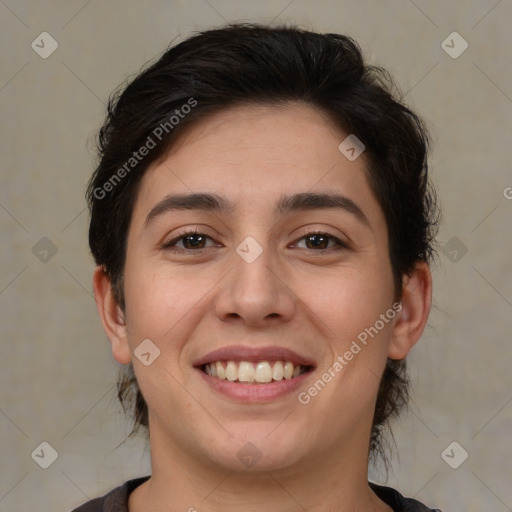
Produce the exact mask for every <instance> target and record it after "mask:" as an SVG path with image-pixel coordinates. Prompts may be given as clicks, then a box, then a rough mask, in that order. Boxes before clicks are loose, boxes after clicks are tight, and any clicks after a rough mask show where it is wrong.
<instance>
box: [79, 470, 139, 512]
mask: <svg viewBox="0 0 512 512" xmlns="http://www.w3.org/2000/svg"><path fill="white" fill-rule="evenodd" d="M148 479H149V475H148V476H143V477H140V478H134V479H133V480H127V481H126V482H124V483H123V484H122V485H120V486H119V487H116V488H115V489H112V490H111V491H110V492H108V493H107V494H105V495H104V496H102V497H100V498H94V499H93V500H90V501H88V502H87V503H84V504H82V505H80V506H79V507H78V508H75V509H73V510H72V511H71V512H128V497H129V496H130V493H131V492H132V491H133V490H134V489H135V488H136V487H138V486H139V485H141V484H143V483H144V482H145V481H146V480H148Z"/></svg>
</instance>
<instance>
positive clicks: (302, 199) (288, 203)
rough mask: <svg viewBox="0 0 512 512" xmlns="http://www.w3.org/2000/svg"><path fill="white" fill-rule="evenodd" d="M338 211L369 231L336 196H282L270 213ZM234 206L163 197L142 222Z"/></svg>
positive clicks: (201, 197) (217, 199) (202, 198)
mask: <svg viewBox="0 0 512 512" xmlns="http://www.w3.org/2000/svg"><path fill="white" fill-rule="evenodd" d="M331 208H338V209H341V210H344V211H346V212H348V213H350V214H352V215H354V216H355V217H356V218H357V219H358V220H359V221H360V222H361V223H363V224H365V225H366V226H367V227H369V228H371V226H370V222H369V221H368V218H367V217H366V215H365V214H364V212H363V210H362V209H361V208H360V207H359V206H358V205H357V203H355V202H354V201H353V200H352V199H350V198H348V197H345V196H343V195H340V194H327V193H312V192H300V193H297V194H293V195H283V196H281V197H280V198H279V200H278V201H277V204H276V207H275V210H274V213H275V214H276V215H281V216H284V215H286V214H289V213H292V212H298V211H309V210H322V209H331ZM235 209H236V205H235V204H234V203H232V202H231V201H229V200H228V199H227V198H226V197H223V196H220V195H218V194H213V193H194V194H176V195H167V196H165V197H164V198H163V199H162V200H161V201H160V202H158V203H157V204H156V205H155V206H154V207H153V208H152V209H151V211H150V212H149V213H148V215H147V217H146V221H145V225H146V226H147V225H148V224H149V223H150V222H151V221H152V220H153V219H154V218H155V217H158V216H160V215H163V214H164V213H168V212H171V211H176V210H200V211H211V212H216V213H219V214H225V215H229V214H232V213H233V212H234V210H235Z"/></svg>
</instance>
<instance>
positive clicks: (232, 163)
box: [136, 104, 382, 222]
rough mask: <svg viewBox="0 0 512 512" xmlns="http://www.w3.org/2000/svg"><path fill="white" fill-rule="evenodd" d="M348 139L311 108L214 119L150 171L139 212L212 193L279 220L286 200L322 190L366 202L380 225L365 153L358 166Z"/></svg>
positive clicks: (264, 108) (250, 110) (240, 110)
mask: <svg viewBox="0 0 512 512" xmlns="http://www.w3.org/2000/svg"><path fill="white" fill-rule="evenodd" d="M347 135H348V134H346V133H343V132H342V131H341V130H340V129H339V128H338V127H336V126H335V125H334V123H332V122H331V120H330V119H329V118H328V117H327V116H326V115H325V114H324V113H322V112H320V111H318V110H316V109H314V108H313V107H310V106H307V105H304V104H288V105H280V106H274V105H250V106H249V105H244V106H236V107H231V108H229V109H226V110H223V111H220V112H217V113H215V114H212V115H208V116H206V117H205V118H203V119H201V120H200V121H198V122H195V123H193V124H191V125H189V126H188V127H186V128H185V129H184V130H183V131H182V132H181V133H180V134H179V136H178V138H177V139H176V140H175V141H174V142H173V144H172V146H171V147H170V149H169V151H168V152H167V153H166V155H165V156H164V157H163V158H162V159H161V160H160V161H158V162H155V163H154V164H153V165H151V166H150V167H149V168H148V170H147V171H146V173H145V175H144V177H143V179H142V182H141V186H140V190H139V197H138V200H137V203H136V210H142V211H140V213H143V214H144V212H145V215H147V214H148V212H149V211H150V209H151V208H152V207H153V206H154V205H155V204H156V203H157V202H158V201H161V200H162V198H163V197H165V196H166V195H167V194H171V193H172V194H182V195H184V194H192V193H198V192H211V193H216V194H217V195H222V196H225V197H228V198H229V199H230V203H232V204H233V206H234V208H233V209H232V211H231V212H230V213H232V214H236V213H237V212H242V211H252V210H258V211H261V210H262V209H266V210H269V215H270V214H272V215H276V214H278V213H280V209H279V208H276V205H278V204H279V203H280V200H282V198H283V197H284V196H290V195H293V194H297V193H317V192H318V193H324V194H327V193H333V194H338V195H343V196H345V197H347V198H349V199H351V200H352V201H353V202H355V203H357V204H362V206H361V209H362V210H364V212H365V214H366V216H367V217H368V218H369V219H370V220H371V218H372V217H373V222H375V221H378V220H379V219H378V217H379V215H381V212H380V211H379V210H380V208H379V206H378V204H377V202H376V200H375V198H374V196H373V193H372V191H371V190H370V187H369V185H368V180H367V168H366V161H365V158H364V155H362V156H360V157H359V158H357V159H355V160H354V161H350V160H349V159H347V158H346V157H345V156H344V155H343V154H342V153H341V152H340V150H339V149H338V146H339V145H340V143H341V142H342V141H343V140H344V139H345V138H346V137H347ZM270 210H271V211H270ZM380 220H382V219H380Z"/></svg>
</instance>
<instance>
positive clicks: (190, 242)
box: [163, 229, 213, 252]
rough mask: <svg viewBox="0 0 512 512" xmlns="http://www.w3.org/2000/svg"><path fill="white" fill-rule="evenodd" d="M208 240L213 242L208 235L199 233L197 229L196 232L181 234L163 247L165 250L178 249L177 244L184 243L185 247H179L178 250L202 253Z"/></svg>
mask: <svg viewBox="0 0 512 512" xmlns="http://www.w3.org/2000/svg"><path fill="white" fill-rule="evenodd" d="M207 239H210V240H213V239H212V238H211V237H209V236H208V235H205V234H203V233H199V232H198V231H197V229H196V230H194V231H187V232H185V233H181V234H179V235H178V236H177V237H175V238H173V239H172V240H169V242H166V243H165V244H164V245H163V248H164V249H170V248H171V247H176V246H177V245H176V244H177V243H180V242H183V247H178V249H182V250H184V251H191V250H192V251H195V252H201V251H202V250H205V243H206V240H207Z"/></svg>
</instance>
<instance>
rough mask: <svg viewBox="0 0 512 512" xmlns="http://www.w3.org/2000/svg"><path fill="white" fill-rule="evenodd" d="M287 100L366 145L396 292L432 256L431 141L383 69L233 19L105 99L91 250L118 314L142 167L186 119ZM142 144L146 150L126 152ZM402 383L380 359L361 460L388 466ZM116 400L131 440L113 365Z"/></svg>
mask: <svg viewBox="0 0 512 512" xmlns="http://www.w3.org/2000/svg"><path fill="white" fill-rule="evenodd" d="M289 103H301V104H306V105H308V106H311V107H312V108H314V109H316V110H317V111H319V112H322V113H323V114H327V116H328V118H329V119H330V120H332V121H333V122H334V123H335V125H336V126H338V127H339V128H340V130H342V131H343V132H345V133H346V134H355V135H356V137H357V138H358V139H359V140H361V141H362V142H363V144H364V146H365V151H364V159H365V162H366V164H367V165H366V168H367V177H368V182H369V184H370V188H371V189H372V191H373V192H374V194H375V196H376V198H377V200H378V203H379V205H380V207H381V208H382V210H383V213H384V216H385V220H386V223H387V228H388V242H389V243H388V245H389V257H390V262H391V268H392V273H393V280H394V292H395V298H396V299H399V298H400V297H401V294H402V277H403V276H404V275H410V273H411V272H412V270H413V269H414V266H415V264H416V262H417V261H425V262H427V263H429V262H430V261H431V260H432V258H433V256H434V253H435V252H436V251H435V248H434V244H435V235H436V233H437V229H436V228H437V225H438V223H439V217H438V210H437V205H436V194H435V190H434V189H433V187H432V186H431V183H430V180H429V179H428V162H427V156H428V152H429V147H430V136H429V132H428V129H427V127H426V124H425V122H424V121H423V120H422V119H421V118H420V117H419V116H418V115H417V114H415V113H414V112H413V111H411V110H410V109H409V108H408V107H407V106H406V105H405V103H404V102H403V96H402V94H401V92H400V89H399V88H398V86H397V85H396V83H395V82H394V80H393V78H392V77H391V76H390V74H389V73H388V72H387V71H386V70H385V69H383V68H381V67H378V66H373V65H369V64H367V63H366V62H365V61H364V60H363V55H362V51H361V48H360V46H359V45H358V44H357V43H356V41H354V40H353V39H352V38H351V37H349V36H346V35H341V34H332V33H326V34H321V33H316V32H312V31H308V30H305V29H302V28H298V27H292V26H285V25H281V26H279V27H269V26H265V25H259V24H254V23H233V24H228V25H225V26H224V27H220V28H215V29H211V30H206V31H202V32H198V33H195V34H194V35H193V36H191V37H189V38H188V39H186V40H184V41H182V42H180V43H179V44H177V45H176V46H174V47H170V48H168V49H167V50H166V51H165V52H164V53H163V55H162V56H161V57H160V58H159V60H158V61H156V62H155V63H153V64H151V65H148V67H147V68H146V69H145V70H142V71H141V72H140V73H139V74H138V75H137V76H136V77H135V78H134V79H133V80H132V81H131V82H130V83H129V84H128V85H126V86H125V85H124V84H122V86H121V88H118V90H117V91H115V92H114V93H113V94H112V95H111V97H110V98H109V102H108V108H107V115H106V119H105V122H104V124H103V126H102V127H101V129H100V131H99V138H98V147H97V150H98V156H99V164H98V165H97V167H96V169H95V171H94V173H93V175H92V177H91V179H90V182H89V185H88V189H87V202H88V206H89V210H90V214H91V220H90V228H89V245H90V248H91V251H92V254H93V256H94V259H95V261H96V263H97V264H98V265H102V266H103V268H104V270H105V272H106V273H107V275H108V276H109V278H110V280H111V284H112V287H113V291H114V296H115V297H116V299H117V301H118V302H119V304H120V306H121V308H122V309H123V310H124V308H125V302H124V292H123V272H124V266H125V259H126V241H127V235H128V230H129V226H130V220H131V215H132V212H133V208H134V204H135V201H136V198H137V192H138V188H139V184H140V180H141V178H142V176H143V175H144V172H145V171H146V170H147V169H148V167H149V166H150V165H151V164H152V163H153V162H156V161H157V160H158V159H159V158H160V157H162V156H163V155H164V154H165V152H166V151H167V150H168V149H169V147H170V146H171V145H172V143H173V140H174V139H175V138H176V137H177V135H178V134H179V133H181V132H182V131H183V129H184V127H185V126H188V125H190V124H191V123H194V122H196V121H198V120H201V119H204V118H205V117H206V116H208V115H209V114H211V113H214V112H218V111H222V110H223V109H226V108H228V107H233V106H237V105H251V104H252V105H261V104H263V105H269V104H273V105H286V104H289ZM187 105H188V107H185V106H187ZM180 114H181V115H180ZM173 116H174V118H175V119H173V118H172V117H173ZM178 117H179V119H178ZM304 137H307V133H304ZM150 139H151V141H152V144H151V150H150V151H148V152H147V155H146V156H145V157H144V158H139V159H136V158H134V152H136V151H137V150H139V149H140V148H142V147H144V146H145V145H146V146H149V143H148V141H149V140H150ZM340 142H341V141H340ZM132 164H133V165H132ZM408 384H409V379H408V375H407V371H406V363H405V359H404V360H392V359H389V358H388V360H387V362H386V366H385V369H384V372H383V375H382V378H381V381H380V386H379V390H378V396H377V401H376V405H375V413H374V417H373V422H372V429H371V437H370V444H369V456H370V457H373V458H375V455H376V454H380V455H381V456H382V457H383V459H384V462H386V467H387V459H386V456H385V453H384V450H383V443H382V441H383V439H384V438H383V436H382V433H383V429H384V428H385V427H388V428H390V420H391V419H392V418H393V417H395V416H397V415H398V414H399V412H400V411H401V409H402V408H403V407H404V406H406V405H407V402H408V398H409V391H408ZM118 398H119V400H120V402H121V404H122V406H123V409H124V411H125V412H127V411H128V410H130V411H131V414H132V419H133V429H132V432H131V434H130V435H133V434H134V433H135V432H136V431H137V430H138V429H139V427H141V426H143V427H148V410H147V404H146V402H145V400H144V397H143V396H142V393H141V391H140V389H139V387H138V384H137V380H136V377H135V374H134V372H133V366H132V364H130V365H127V368H126V367H125V368H124V369H121V372H120V379H119V381H118Z"/></svg>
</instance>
